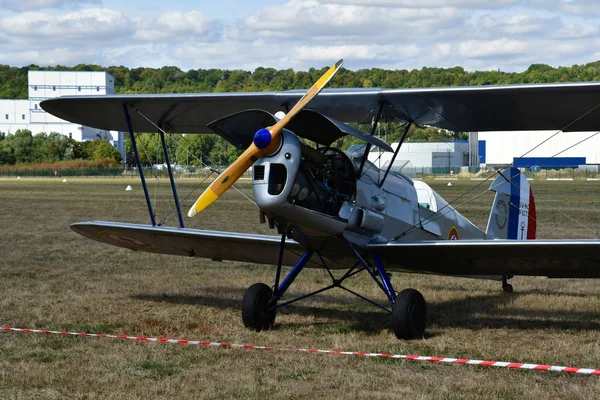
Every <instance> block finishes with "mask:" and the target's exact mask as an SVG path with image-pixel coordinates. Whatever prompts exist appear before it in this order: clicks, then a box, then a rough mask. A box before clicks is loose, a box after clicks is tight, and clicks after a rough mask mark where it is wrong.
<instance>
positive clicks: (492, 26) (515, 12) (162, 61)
mask: <svg viewBox="0 0 600 400" xmlns="http://www.w3.org/2000/svg"><path fill="white" fill-rule="evenodd" d="M340 58H344V59H345V65H344V66H345V67H346V68H349V69H352V70H357V69H362V68H385V69H408V70H411V69H415V68H416V69H420V68H422V67H443V68H447V67H454V66H461V67H463V68H465V69H466V70H469V71H473V70H491V69H500V70H502V71H516V72H519V71H523V70H525V69H527V67H529V65H531V64H533V63H544V64H549V65H552V66H571V65H573V64H584V63H587V62H592V61H597V60H600V7H599V6H598V4H597V0H253V1H250V0H245V1H244V0H196V1H189V0H174V1H164V0H161V1H157V0H145V1H142V0H120V1H118V0H0V64H8V65H12V66H23V65H29V64H37V65H40V66H47V65H50V66H53V65H57V64H61V65H66V66H73V65H76V64H80V63H88V64H99V65H101V66H105V67H107V66H111V65H125V66H127V67H162V66H165V65H174V66H177V67H179V68H181V69H183V70H189V69H197V68H223V69H245V70H254V69H255V68H256V67H259V66H264V67H273V68H278V69H281V68H293V69H294V70H307V69H308V68H311V67H315V68H320V67H323V66H326V65H331V64H333V63H334V62H336V61H337V60H338V59H340Z"/></svg>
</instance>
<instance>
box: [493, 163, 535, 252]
mask: <svg viewBox="0 0 600 400" xmlns="http://www.w3.org/2000/svg"><path fill="white" fill-rule="evenodd" d="M490 190H491V191H493V192H496V197H494V204H493V205H492V210H491V211H490V218H489V220H488V225H487V229H486V234H487V235H488V236H489V237H491V238H495V239H516V240H527V239H535V236H536V227H537V226H536V225H537V224H536V215H535V200H534V199H533V192H532V191H531V187H530V186H529V182H527V178H525V175H523V174H521V172H520V171H519V170H518V169H517V168H514V167H511V168H507V169H505V170H504V171H502V172H501V173H500V174H499V175H498V177H497V178H496V179H495V180H494V182H493V183H492V185H491V186H490Z"/></svg>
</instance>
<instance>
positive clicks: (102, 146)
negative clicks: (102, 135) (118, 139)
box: [92, 139, 123, 164]
mask: <svg viewBox="0 0 600 400" xmlns="http://www.w3.org/2000/svg"><path fill="white" fill-rule="evenodd" d="M97 140H98V143H97V144H96V146H95V149H94V153H93V154H92V159H93V160H95V161H101V160H113V161H114V162H115V164H120V163H121V161H122V160H123V158H122V157H121V153H120V152H119V150H117V149H115V148H114V146H113V145H112V144H110V143H109V142H108V141H107V140H102V139H97Z"/></svg>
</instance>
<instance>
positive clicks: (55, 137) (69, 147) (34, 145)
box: [0, 129, 122, 167]
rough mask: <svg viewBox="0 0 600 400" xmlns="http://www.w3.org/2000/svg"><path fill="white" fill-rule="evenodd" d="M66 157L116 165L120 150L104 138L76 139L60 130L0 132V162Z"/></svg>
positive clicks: (36, 161) (28, 161)
mask: <svg viewBox="0 0 600 400" xmlns="http://www.w3.org/2000/svg"><path fill="white" fill-rule="evenodd" d="M68 160H87V161H93V162H94V163H95V164H94V165H97V166H103V167H118V166H120V165H121V161H122V158H121V153H119V151H118V150H117V149H115V148H114V147H113V146H112V145H111V144H110V143H109V142H108V141H107V140H103V139H95V140H89V141H86V142H77V141H75V140H73V139H71V138H68V137H66V136H64V135H61V134H60V133H56V132H52V133H50V134H46V133H39V134H37V135H32V134H31V131H29V130H25V129H24V130H18V131H17V132H15V134H14V135H7V136H6V137H4V136H0V165H1V164H4V165H13V164H31V163H50V162H56V161H68Z"/></svg>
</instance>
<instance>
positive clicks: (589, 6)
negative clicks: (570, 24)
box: [529, 0, 600, 16]
mask: <svg viewBox="0 0 600 400" xmlns="http://www.w3.org/2000/svg"><path fill="white" fill-rule="evenodd" d="M529 4H530V5H531V6H533V7H536V8H544V9H548V10H551V11H555V12H563V13H568V14H574V15H580V16H590V15H600V8H599V7H598V1H597V0H529Z"/></svg>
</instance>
